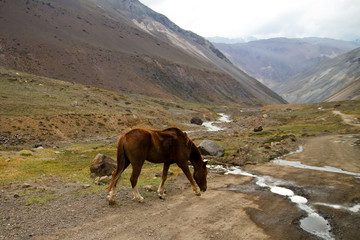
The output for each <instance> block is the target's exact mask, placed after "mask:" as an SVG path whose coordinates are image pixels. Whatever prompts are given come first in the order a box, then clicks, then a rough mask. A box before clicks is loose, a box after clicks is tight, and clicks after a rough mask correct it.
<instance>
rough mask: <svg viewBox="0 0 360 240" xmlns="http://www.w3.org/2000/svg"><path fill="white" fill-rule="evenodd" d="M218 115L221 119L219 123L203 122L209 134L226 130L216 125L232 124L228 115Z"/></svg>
mask: <svg viewBox="0 0 360 240" xmlns="http://www.w3.org/2000/svg"><path fill="white" fill-rule="evenodd" d="M218 114H219V115H220V118H219V120H218V121H215V122H213V121H211V122H203V125H204V126H205V127H206V128H207V130H208V131H209V132H216V131H222V130H225V129H224V128H221V127H219V126H216V125H214V123H222V122H231V120H230V117H229V116H228V115H226V114H225V113H218Z"/></svg>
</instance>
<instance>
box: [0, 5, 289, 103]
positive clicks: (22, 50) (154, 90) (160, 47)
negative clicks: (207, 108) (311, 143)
mask: <svg viewBox="0 0 360 240" xmlns="http://www.w3.org/2000/svg"><path fill="white" fill-rule="evenodd" d="M0 65H3V66H5V67H8V68H13V69H18V70H20V71H24V72H29V73H33V74H37V75H42V76H47V77H52V78H56V79H60V80H65V81H69V82H78V83H82V84H85V85H92V86H97V87H101V88H104V89H111V90H115V91H124V92H127V93H135V94H145V95H150V96H160V97H164V98H171V99H177V98H180V99H183V100H187V101H195V102H204V103H217V104H219V103H229V102H235V103H245V104H266V103H284V102H285V101H284V100H283V99H282V98H281V97H280V96H279V95H277V94H275V93H274V92H272V91H271V90H270V89H268V88H267V87H265V86H263V85H262V84H260V83H259V82H257V81H256V80H255V79H253V78H251V77H249V76H248V75H246V74H245V73H243V72H241V71H240V70H238V69H237V68H236V67H234V66H233V65H232V64H231V63H230V62H229V60H227V59H226V57H225V56H224V55H222V54H221V52H220V51H218V50H217V49H216V48H215V47H214V46H213V45H212V44H211V43H210V42H208V41H207V40H205V39H204V38H202V37H200V36H198V35H196V34H194V33H192V32H188V31H184V30H182V29H180V28H179V27H178V26H176V25H175V24H174V23H172V22H170V21H169V20H168V19H167V18H166V17H165V16H163V15H161V14H157V13H155V12H154V11H152V10H151V9H149V8H147V7H146V6H144V5H143V4H141V3H140V2H138V1H137V0H89V1H85V0H79V1H72V0H63V1H45V0H27V1H26V2H24V1H20V0H14V1H9V0H1V1H0Z"/></svg>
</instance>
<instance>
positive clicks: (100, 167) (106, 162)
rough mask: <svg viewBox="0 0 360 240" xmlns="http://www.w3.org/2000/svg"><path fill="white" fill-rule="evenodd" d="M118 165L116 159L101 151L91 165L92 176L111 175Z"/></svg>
mask: <svg viewBox="0 0 360 240" xmlns="http://www.w3.org/2000/svg"><path fill="white" fill-rule="evenodd" d="M116 166H117V163H116V161H115V160H114V159H112V158H110V157H108V156H105V155H104V154H100V153H99V154H98V155H96V157H95V158H94V160H93V161H92V163H91V165H90V172H91V176H100V177H102V176H109V175H111V174H112V172H113V171H114V170H115V168H116Z"/></svg>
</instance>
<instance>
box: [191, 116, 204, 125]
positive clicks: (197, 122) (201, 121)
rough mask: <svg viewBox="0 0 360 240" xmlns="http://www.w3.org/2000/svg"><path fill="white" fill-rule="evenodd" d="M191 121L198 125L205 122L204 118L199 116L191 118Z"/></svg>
mask: <svg viewBox="0 0 360 240" xmlns="http://www.w3.org/2000/svg"><path fill="white" fill-rule="evenodd" d="M190 123H192V124H196V125H202V124H203V120H201V118H199V117H193V118H192V119H191V120H190Z"/></svg>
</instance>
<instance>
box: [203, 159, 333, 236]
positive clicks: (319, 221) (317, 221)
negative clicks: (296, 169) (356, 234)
mask: <svg viewBox="0 0 360 240" xmlns="http://www.w3.org/2000/svg"><path fill="white" fill-rule="evenodd" d="M209 169H211V170H215V171H217V172H221V173H224V174H234V175H242V176H248V177H253V178H255V180H256V185H258V186H260V187H263V188H268V189H270V191H271V192H272V193H274V194H278V195H281V196H286V197H288V198H289V200H290V201H291V202H293V203H295V204H296V205H297V206H298V207H299V209H301V210H303V211H305V212H306V213H307V216H306V217H305V218H303V219H301V220H300V227H301V228H302V229H303V230H305V231H307V232H309V233H311V234H314V235H316V236H318V237H320V238H322V239H326V240H329V239H334V237H333V236H332V235H331V226H330V224H329V222H328V221H327V220H326V219H325V218H323V217H322V216H321V215H319V214H318V213H317V212H316V211H315V210H314V209H312V208H311V207H310V206H308V205H307V204H308V200H307V199H306V198H305V197H303V196H300V195H296V194H295V193H294V192H293V191H292V190H291V189H288V188H285V187H283V186H284V185H293V183H291V182H285V181H283V180H280V179H276V178H273V177H270V176H259V175H255V174H252V173H249V172H245V171H243V170H242V169H240V168H239V167H230V168H225V167H223V166H219V165H215V166H214V165H210V166H209ZM236 189H238V190H240V188H235V187H230V188H228V189H221V190H236Z"/></svg>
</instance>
